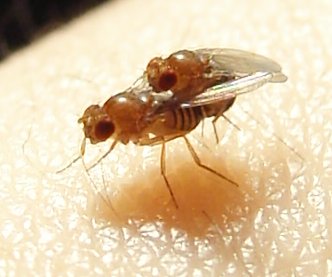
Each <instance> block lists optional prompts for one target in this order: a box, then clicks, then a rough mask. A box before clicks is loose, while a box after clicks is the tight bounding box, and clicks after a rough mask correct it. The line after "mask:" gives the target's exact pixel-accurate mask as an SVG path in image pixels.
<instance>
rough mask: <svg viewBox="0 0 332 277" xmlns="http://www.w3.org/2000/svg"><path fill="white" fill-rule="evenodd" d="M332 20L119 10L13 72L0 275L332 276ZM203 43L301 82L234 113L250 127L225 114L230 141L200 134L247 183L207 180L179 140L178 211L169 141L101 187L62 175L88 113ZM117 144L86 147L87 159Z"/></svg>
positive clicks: (52, 41) (106, 11) (313, 10)
mask: <svg viewBox="0 0 332 277" xmlns="http://www.w3.org/2000/svg"><path fill="white" fill-rule="evenodd" d="M331 9H332V2H331V1H325V2H324V1H321V2H318V1H306V4H305V5H303V4H302V2H300V1H293V2H291V1H289V2H287V3H286V2H284V3H282V2H281V1H272V0H268V1H264V2H261V1H260V2H259V1H250V2H249V1H246V2H244V1H224V2H223V1H218V0H215V1H213V0H211V1H203V0H201V1H187V0H183V1H143V0H135V1H117V2H116V1H115V2H110V3H107V4H106V5H104V6H102V7H100V8H98V9H97V10H95V11H93V12H91V13H89V14H86V15H85V16H83V17H82V18H79V19H77V20H76V21H74V22H72V23H71V24H69V25H68V26H65V27H63V28H61V29H58V30H57V31H55V32H53V33H52V34H49V35H47V36H46V37H45V38H43V39H41V40H39V41H37V42H36V43H34V44H33V45H31V46H29V47H27V48H26V49H25V50H22V51H20V52H18V53H16V54H14V55H12V56H11V57H10V58H9V59H7V60H6V61H5V62H4V63H2V64H1V66H0V93H1V101H0V105H1V106H0V107H1V109H0V113H1V116H0V137H1V142H0V176H1V183H0V203H1V206H0V207H1V209H0V276H9V275H10V274H12V275H16V276H23V275H24V276H27V275H34V276H36V275H41V276H45V275H46V274H52V275H56V276H64V275H66V276H67V275H75V276H77V275H84V276H97V275H102V276H103V275H107V276H109V275H111V274H112V276H113V275H115V276H117V275H119V276H123V275H125V276H132V275H134V274H141V275H144V276H150V275H161V276H165V275H176V276H182V275H183V276H184V275H188V276H192V275H194V276H202V275H204V276H222V275H225V276H226V275H227V276H232V275H233V276H241V275H255V276H262V275H269V276H273V275H278V276H289V275H296V276H304V275H306V276H310V275H317V276H326V275H329V274H332V260H331V251H332V250H331V247H330V245H331V223H330V221H331V216H330V211H331V199H332V197H331V196H332V195H331V180H332V179H331V177H332V171H331V168H332V165H331V160H332V159H331V158H332V157H331V156H332V152H331V131H332V130H331V129H332V125H331V124H330V121H331V110H332V102H331V97H330V88H331V84H330V83H331V78H332V75H331V74H332V72H331V56H332V55H331V47H330V45H331V44H332V37H331V36H327V35H326V28H327V26H331V24H332V22H331V19H330V18H331V17H330V11H331ZM202 47H222V48H226V47H231V48H239V49H244V50H249V51H252V52H257V53H260V54H263V55H266V56H268V57H271V58H273V59H274V60H276V61H277V62H279V63H280V64H281V65H282V67H283V71H284V72H285V74H286V75H288V77H289V80H288V81H287V82H286V83H285V84H268V85H266V86H264V87H263V88H261V89H259V90H257V91H256V92H253V93H251V94H248V95H245V96H241V97H239V98H238V99H237V100H236V102H235V104H234V106H233V107H232V108H231V110H230V111H229V112H228V113H227V116H228V118H230V119H231V120H232V121H233V122H234V123H235V124H236V125H237V126H238V127H239V128H240V131H238V130H237V129H236V128H234V127H233V126H232V125H231V124H229V123H227V122H225V121H224V120H223V119H220V120H219V121H218V124H217V128H218V134H219V136H220V137H221V138H222V139H221V141H220V142H219V144H218V145H217V144H216V143H215V140H214V134H213V131H212V128H211V124H210V122H209V121H207V122H206V123H205V126H204V136H203V137H202V136H201V128H198V129H197V131H195V132H194V133H193V134H192V136H189V139H190V140H191V142H192V144H193V146H194V148H195V149H196V152H197V154H198V155H199V156H200V157H201V160H202V162H204V163H206V164H208V165H209V166H211V167H212V168H215V169H216V170H218V172H221V173H222V174H224V175H225V176H227V177H229V178H231V179H232V180H234V181H235V182H237V183H238V184H239V188H236V187H234V186H233V185H231V184H229V183H227V182H226V181H225V180H222V179H220V178H218V177H217V176H215V175H213V174H211V173H208V172H205V171H204V170H202V169H199V168H198V167H197V165H196V164H195V163H194V162H193V160H192V158H191V156H190V154H189V153H188V150H187V149H186V147H185V144H184V142H183V140H181V139H178V140H176V141H174V142H170V143H168V144H167V164H166V170H167V176H168V179H169V182H170V183H171V186H172V189H173V191H174V194H175V197H176V198H177V200H178V202H179V209H176V208H175V207H174V203H172V201H171V198H170V195H169V194H168V191H167V189H166V186H165V183H164V182H163V179H162V177H161V175H160V173H159V172H160V165H159V155H160V147H159V146H155V147H149V146H147V147H139V146H135V145H132V144H128V145H121V146H119V147H117V148H116V149H115V150H114V151H113V152H112V153H111V154H110V155H109V156H108V157H107V158H106V159H105V160H104V161H103V162H102V163H100V164H99V165H98V166H96V168H95V169H94V170H92V171H91V173H90V176H88V175H87V174H86V171H85V170H84V167H83V165H82V163H81V162H77V163H75V164H74V165H72V166H71V167H69V168H68V169H67V170H65V171H63V172H61V173H59V174H56V173H55V172H56V171H57V170H58V169H61V168H63V167H64V166H65V165H66V164H67V163H68V162H69V161H70V160H72V159H73V158H74V157H75V156H76V155H77V154H78V152H79V147H80V143H81V139H82V136H83V133H82V131H81V126H79V125H78V124H77V119H78V118H79V116H80V115H81V114H82V113H83V111H84V109H85V108H86V107H87V106H89V105H91V104H96V103H99V104H102V103H103V102H104V101H106V100H107V99H108V98H109V97H110V96H111V95H113V94H115V93H117V92H120V91H121V90H124V89H125V88H127V87H128V86H129V85H130V84H131V83H132V82H133V81H134V80H135V79H136V78H137V77H139V76H140V75H141V74H142V72H143V70H144V67H145V65H146V64H147V63H148V61H149V60H150V59H151V58H152V57H154V56H159V55H168V54H170V53H172V52H173V51H176V50H179V49H183V48H185V49H195V48H202ZM248 112H249V115H248ZM257 120H259V122H260V123H258V121H257ZM279 137H280V138H281V139H282V141H280V140H279V139H278V138H279ZM110 143H111V142H107V143H106V144H104V145H103V146H102V147H98V146H91V145H89V144H88V145H87V149H86V154H85V157H84V159H85V161H86V163H87V164H91V163H93V161H94V160H96V157H97V156H98V155H101V154H102V153H103V151H106V149H107V147H108V146H109V145H110ZM284 143H287V145H288V147H287V146H285V145H284ZM292 149H294V150H292ZM294 151H295V152H296V153H295V152H294ZM299 156H301V157H299ZM94 186H97V187H98V189H99V190H100V191H99V192H96V191H95V189H94ZM106 190H107V191H106ZM110 203H111V204H110ZM111 205H112V207H111ZM138 276H139V275H138Z"/></svg>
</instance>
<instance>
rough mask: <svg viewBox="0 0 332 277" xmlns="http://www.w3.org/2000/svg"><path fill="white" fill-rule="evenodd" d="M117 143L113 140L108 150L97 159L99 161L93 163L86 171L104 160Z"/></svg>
mask: <svg viewBox="0 0 332 277" xmlns="http://www.w3.org/2000/svg"><path fill="white" fill-rule="evenodd" d="M117 143H118V141H117V140H114V141H113V143H112V144H111V147H110V149H108V150H107V151H106V152H105V153H104V155H102V156H101V157H99V159H98V160H97V161H95V162H94V163H93V164H92V165H90V166H89V167H88V168H87V170H88V171H89V170H91V169H92V168H94V167H95V166H96V165H98V164H99V163H100V162H101V161H102V160H103V159H105V158H106V157H107V156H108V155H109V154H110V153H111V152H112V151H113V149H114V148H115V146H116V144H117Z"/></svg>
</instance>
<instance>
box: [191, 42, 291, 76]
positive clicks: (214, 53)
mask: <svg viewBox="0 0 332 277" xmlns="http://www.w3.org/2000/svg"><path fill="white" fill-rule="evenodd" d="M195 52H196V53H197V54H198V55H200V56H202V58H204V59H207V60H208V61H209V63H210V65H211V66H212V68H213V70H214V71H215V72H222V73H223V74H225V75H227V74H229V75H231V76H236V77H244V76H248V75H251V74H254V73H256V72H269V73H271V74H272V78H271V79H270V80H269V82H276V83H279V82H285V81H286V80H287V77H286V76H285V75H284V74H283V73H282V72H281V66H280V65H279V64H278V63H276V62H275V61H273V60H271V59H269V58H267V57H264V56H261V55H258V54H255V53H251V52H247V51H243V50H237V49H229V48H224V49H223V48H206V49H198V50H195Z"/></svg>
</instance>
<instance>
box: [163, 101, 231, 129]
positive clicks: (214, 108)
mask: <svg viewBox="0 0 332 277" xmlns="http://www.w3.org/2000/svg"><path fill="white" fill-rule="evenodd" d="M234 101H235V98H232V99H228V100H222V101H220V102H217V103H213V104H209V105H205V106H197V107H191V108H178V109H174V110H169V111H167V112H165V113H164V120H165V121H164V122H165V123H164V124H165V126H166V127H168V128H171V129H175V130H179V131H188V132H189V131H191V130H193V129H195V127H196V126H197V125H198V124H199V123H200V122H201V120H202V119H204V118H206V117H211V116H221V115H222V114H223V113H224V112H225V111H227V110H228V109H229V108H230V107H231V106H232V105H233V103H234Z"/></svg>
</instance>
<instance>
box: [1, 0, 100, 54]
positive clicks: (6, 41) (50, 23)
mask: <svg viewBox="0 0 332 277" xmlns="http://www.w3.org/2000/svg"><path fill="white" fill-rule="evenodd" d="M103 2H105V0H69V1H67V0H51V1H43V0H3V1H0V60H1V59H3V58H5V57H6V56H7V55H9V54H10V53H11V52H13V51H15V50H17V49H19V48H21V47H24V46H25V45H27V44H28V43H30V42H31V41H33V40H34V39H36V38H39V37H41V36H43V35H45V34H46V33H48V32H50V31H51V30H54V29H55V28H56V27H60V26H61V25H63V24H65V23H66V22H68V21H70V20H71V19H72V18H74V17H77V16H79V15H82V14H83V13H84V12H86V11H87V10H89V9H92V8H93V7H95V6H97V5H99V4H101V3H103Z"/></svg>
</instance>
